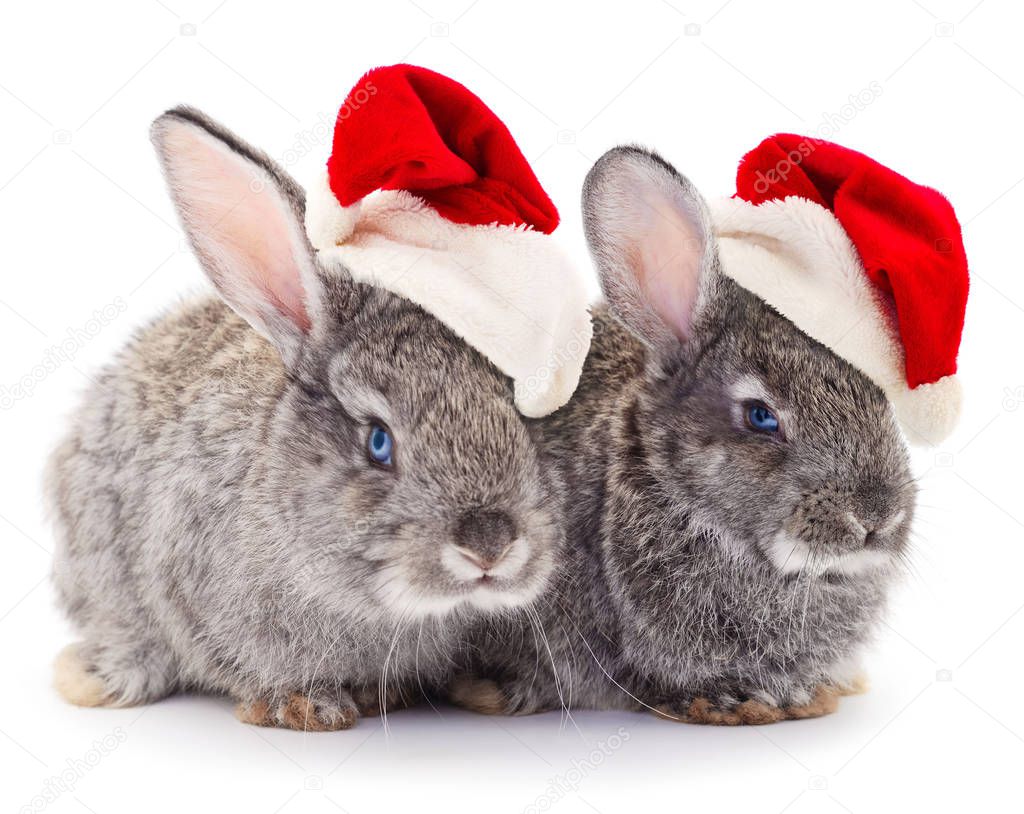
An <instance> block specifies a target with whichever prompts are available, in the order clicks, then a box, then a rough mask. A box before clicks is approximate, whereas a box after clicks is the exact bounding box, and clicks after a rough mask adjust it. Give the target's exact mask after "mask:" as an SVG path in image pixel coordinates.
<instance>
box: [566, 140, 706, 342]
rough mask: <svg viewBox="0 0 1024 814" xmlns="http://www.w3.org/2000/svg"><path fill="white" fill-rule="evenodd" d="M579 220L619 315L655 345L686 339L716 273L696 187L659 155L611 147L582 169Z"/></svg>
mask: <svg viewBox="0 0 1024 814" xmlns="http://www.w3.org/2000/svg"><path fill="white" fill-rule="evenodd" d="M583 225H584V230H585V232H586V235H587V242H588V244H589V246H590V252H591V255H592V256H593V258H594V263H595V264H596V266H597V270H598V274H599V275H600V278H601V288H602V289H603V290H604V294H605V297H606V298H607V299H608V302H609V304H610V305H611V308H612V310H613V311H614V312H615V313H616V314H617V315H618V316H619V318H620V319H622V320H623V322H625V323H626V325H627V326H628V327H629V328H630V330H631V331H633V333H635V334H636V335H637V336H638V337H639V338H640V339H642V340H643V341H644V342H645V343H646V344H647V345H648V346H649V347H650V348H652V349H653V350H658V351H662V350H666V349H670V348H676V347H678V344H679V342H680V341H684V342H685V341H688V340H689V339H690V338H691V336H692V333H693V326H694V322H695V320H696V316H697V313H698V312H699V310H700V308H701V307H702V305H703V304H704V303H705V302H706V301H707V299H708V297H709V296H710V293H711V290H712V287H713V284H714V279H715V277H716V276H717V275H718V273H719V272H718V250H717V247H716V245H715V240H714V236H713V234H712V231H711V222H710V217H709V215H708V211H707V205H706V204H705V202H704V198H703V197H701V194H700V193H699V192H697V190H696V189H694V187H693V186H692V185H691V184H690V182H689V181H688V180H687V179H686V178H684V177H683V176H682V175H680V174H679V173H678V172H676V170H675V169H674V168H673V167H672V166H671V165H670V164H668V163H667V162H666V161H664V160H663V159H662V158H661V157H660V156H658V155H657V154H655V153H652V152H648V151H646V150H643V149H640V148H638V147H616V148H615V149H613V150H610V151H609V152H607V153H605V154H604V155H603V156H602V157H601V158H600V159H598V161H597V163H596V164H595V165H594V167H593V168H592V169H591V170H590V173H589V174H588V175H587V180H586V182H585V183H584V187H583Z"/></svg>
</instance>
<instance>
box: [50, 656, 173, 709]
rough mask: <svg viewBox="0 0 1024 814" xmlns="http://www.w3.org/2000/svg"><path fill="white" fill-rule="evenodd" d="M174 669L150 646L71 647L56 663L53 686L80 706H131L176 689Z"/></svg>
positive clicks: (54, 665) (157, 698)
mask: <svg viewBox="0 0 1024 814" xmlns="http://www.w3.org/2000/svg"><path fill="white" fill-rule="evenodd" d="M173 675H174V668H173V666H172V664H171V662H170V660H169V659H168V658H166V657H164V656H163V655H162V651H161V650H160V649H159V648H158V647H155V646H152V645H149V644H145V643H143V644H139V645H133V644H128V643H121V642H117V641H116V640H111V641H110V642H107V643H104V644H103V645H97V644H95V643H94V642H89V641H85V642H78V643H76V644H69V645H68V646H67V647H65V648H64V649H63V650H61V651H60V653H59V654H58V655H57V658H56V660H55V661H54V663H53V686H54V687H55V688H56V690H57V692H58V693H60V695H61V697H62V698H63V699H64V700H65V701H67V702H69V703H71V704H75V705H76V706H80V707H130V706H135V705H136V704H149V703H152V702H153V701H158V700H159V699H161V698H163V697H164V696H166V695H167V694H169V693H170V692H172V691H173V689H174V678H173Z"/></svg>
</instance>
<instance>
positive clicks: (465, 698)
mask: <svg viewBox="0 0 1024 814" xmlns="http://www.w3.org/2000/svg"><path fill="white" fill-rule="evenodd" d="M539 693H540V682H534V681H532V680H531V681H530V682H519V681H516V680H515V679H513V680H510V681H502V680H496V679H493V678H482V677H480V676H476V675H461V676H457V677H456V678H455V679H454V680H453V681H452V682H451V683H450V684H449V685H448V700H449V701H451V702H452V703H453V704H455V705H456V706H459V707H462V708H463V709H468V710H471V711H473V712H479V713H481V714H482V715H535V714H537V713H540V712H548V711H550V710H553V709H560V708H561V706H562V705H561V702H560V701H559V700H558V699H557V698H556V697H554V696H552V697H550V698H545V697H543V696H542V695H541V694H539Z"/></svg>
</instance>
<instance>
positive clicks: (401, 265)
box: [310, 190, 592, 418]
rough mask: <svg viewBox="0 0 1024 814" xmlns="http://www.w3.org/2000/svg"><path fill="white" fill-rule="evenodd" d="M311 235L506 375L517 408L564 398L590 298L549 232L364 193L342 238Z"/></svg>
mask: <svg viewBox="0 0 1024 814" xmlns="http://www.w3.org/2000/svg"><path fill="white" fill-rule="evenodd" d="M332 197H333V196H332ZM338 208H339V209H341V207H338ZM349 209H351V207H349ZM343 211H344V210H343ZM322 223H323V221H316V223H314V226H319V225H321V224H322ZM310 239H311V241H313V242H314V245H315V246H317V248H319V249H320V253H321V257H322V258H323V259H335V260H338V261H340V262H341V263H343V264H344V265H345V267H346V268H347V269H348V270H349V272H350V273H351V274H352V276H353V277H354V278H355V279H357V280H360V281H362V282H366V283H369V284H372V285H376V286H380V287H381V288H385V289H387V290H389V291H391V292H393V293H395V294H398V295H400V296H402V297H405V298H406V299H408V300H411V301H412V302H415V303H416V304H417V305H420V306H421V307H422V308H424V309H425V310H427V311H429V312H430V313H431V314H433V315H434V316H436V317H437V318H438V319H440V320H441V321H442V322H444V323H445V324H446V325H447V326H448V327H449V328H451V329H452V330H453V331H454V332H455V333H456V334H458V335H459V336H461V337H462V338H463V339H464V340H466V342H468V343H469V344H470V345H472V346H473V347H474V348H476V349H477V350H478V351H480V352H481V353H482V354H484V355H485V356H486V357H487V358H488V359H490V360H491V362H493V363H494V364H495V366H497V367H498V368H499V369H500V370H501V371H502V372H503V373H505V374H506V375H508V376H510V377H511V378H512V379H513V382H514V386H515V401H516V406H517V407H518V409H519V411H520V412H521V413H522V414H523V415H525V416H528V417H531V418H537V417H541V416H545V415H547V414H549V413H551V412H554V411H555V410H557V409H558V408H559V407H561V406H562V405H564V404H565V403H566V402H567V401H568V400H569V398H570V396H572V394H573V391H574V390H575V389H576V385H577V384H578V382H579V378H580V374H581V372H582V370H583V362H584V360H585V358H586V356H587V351H588V349H589V347H590V338H591V330H592V328H591V323H590V313H589V310H588V308H587V306H588V303H589V297H588V294H587V289H586V286H585V284H584V282H583V279H582V278H581V277H580V275H579V274H578V273H577V272H576V270H575V268H574V267H573V266H572V264H571V263H570V262H569V261H568V260H567V259H566V258H565V256H564V255H563V254H562V252H561V251H560V250H559V249H558V247H557V246H556V245H555V243H554V240H553V239H552V238H551V237H549V236H548V235H545V234H542V233H540V232H534V231H531V230H529V229H526V228H523V227H511V226H468V225H465V224H458V223H453V222H452V221H449V220H447V219H445V218H443V217H442V216H441V215H439V214H438V213H437V212H436V211H435V210H434V209H433V208H431V207H430V206H428V205H426V204H425V203H424V202H423V201H422V200H421V199H419V198H417V197H416V196H414V195H412V194H410V193H408V192H404V191H401V190H394V191H378V192H375V193H372V194H371V195H368V196H367V197H366V198H364V199H363V201H362V207H361V210H360V211H359V216H358V221H357V223H356V224H355V227H354V231H352V233H351V236H349V237H348V238H347V240H345V239H344V238H343V240H345V242H343V243H341V245H337V244H338V243H340V242H341V241H335V242H330V243H324V242H320V244H319V245H317V240H314V238H313V236H312V234H311V235H310ZM318 239H319V238H318Z"/></svg>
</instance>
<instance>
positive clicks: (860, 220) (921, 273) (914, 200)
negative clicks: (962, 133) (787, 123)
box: [736, 133, 968, 388]
mask: <svg viewBox="0 0 1024 814" xmlns="http://www.w3.org/2000/svg"><path fill="white" fill-rule="evenodd" d="M736 190H737V191H736V195H737V197H739V198H741V199H743V200H745V201H748V202H750V203H752V204H760V203H763V202H764V201H770V200H783V199H785V198H787V197H790V196H798V197H801V198H807V199H808V200H811V201H813V202H815V203H817V204H820V205H821V206H823V207H826V208H827V209H829V210H830V211H831V212H832V213H833V214H834V215H835V216H836V218H837V220H838V221H839V223H840V224H841V225H842V227H843V229H844V230H845V231H846V233H847V234H848V235H849V236H850V240H851V241H852V242H853V244H854V246H855V247H856V249H857V253H858V254H859V255H860V259H861V262H862V263H863V264H864V268H865V270H866V271H867V274H868V277H869V278H870V280H871V282H872V283H873V284H874V286H875V287H876V289H877V290H878V291H879V292H880V294H881V295H882V299H883V301H884V302H888V303H891V304H892V306H893V308H894V310H895V319H896V323H897V327H898V330H899V335H900V338H901V340H902V343H903V348H904V351H905V363H906V376H907V384H908V385H909V386H910V387H911V388H913V387H917V386H918V385H921V384H927V383H930V382H935V381H938V380H939V379H941V378H942V377H943V376H947V375H951V374H953V373H955V372H956V357H957V351H958V350H959V347H960V335H961V333H962V331H963V325H964V312H965V309H966V305H967V290H968V275H967V256H966V254H965V252H964V245H963V239H962V237H961V234H960V223H959V222H958V221H957V218H956V214H955V213H954V212H953V207H952V206H951V205H950V203H949V201H947V200H946V199H945V198H944V197H943V196H942V195H940V194H939V193H938V192H936V191H935V190H933V189H930V188H928V187H924V186H921V185H919V184H915V183H914V182H912V181H910V180H908V179H906V178H904V177H903V176H902V175H899V174H898V173H895V172H893V171H892V170H890V169H889V168H888V167H885V166H883V165H881V164H879V163H878V162H877V161H874V160H873V159H871V158H868V157H867V156H866V155H863V154H861V153H858V152H855V151H853V150H848V149H846V148H845V147H840V146H839V145H837V144H832V143H830V142H827V141H822V140H821V139H815V138H811V137H809V136H798V135H793V134H788V133H780V134H778V135H775V136H771V137H769V138H767V139H765V140H764V141H762V142H761V144H759V145H758V146H757V147H755V148H754V149H753V150H751V151H750V152H749V153H747V155H746V156H744V158H743V160H742V161H741V163H740V167H739V170H738V172H737V176H736Z"/></svg>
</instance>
